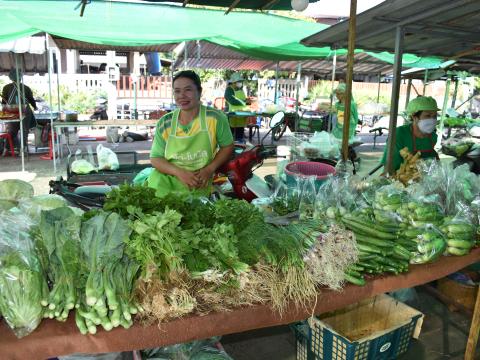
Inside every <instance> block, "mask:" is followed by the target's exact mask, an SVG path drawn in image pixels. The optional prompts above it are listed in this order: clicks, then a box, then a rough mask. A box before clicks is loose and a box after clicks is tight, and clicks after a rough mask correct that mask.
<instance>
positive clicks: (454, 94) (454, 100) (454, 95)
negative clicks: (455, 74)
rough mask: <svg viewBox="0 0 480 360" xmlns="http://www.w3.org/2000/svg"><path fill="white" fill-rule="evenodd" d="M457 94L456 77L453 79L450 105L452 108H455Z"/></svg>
mask: <svg viewBox="0 0 480 360" xmlns="http://www.w3.org/2000/svg"><path fill="white" fill-rule="evenodd" d="M457 94H458V79H455V88H454V89H453V95H452V105H451V106H450V107H451V108H452V109H454V108H455V103H456V102H457Z"/></svg>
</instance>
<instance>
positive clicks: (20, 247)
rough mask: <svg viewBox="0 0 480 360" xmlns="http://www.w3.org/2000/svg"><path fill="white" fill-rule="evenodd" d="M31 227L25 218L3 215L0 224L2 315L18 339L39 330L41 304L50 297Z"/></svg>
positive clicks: (41, 312) (0, 294)
mask: <svg viewBox="0 0 480 360" xmlns="http://www.w3.org/2000/svg"><path fill="white" fill-rule="evenodd" d="M29 226H30V223H29V219H28V217H26V216H24V215H22V214H19V215H15V216H13V215H7V214H3V215H2V218H1V220H0V313H1V314H2V315H3V317H4V318H5V321H6V322H7V324H8V325H9V326H10V328H11V329H12V330H13V331H14V332H15V334H16V335H17V337H23V336H25V335H28V334H29V333H30V332H32V331H33V330H34V329H35V328H36V327H37V326H38V324H39V323H40V321H41V319H42V317H43V309H42V305H41V301H42V299H45V298H46V296H47V294H48V287H47V283H46V280H45V277H44V273H43V269H42V267H41V265H40V262H39V261H38V258H37V257H36V255H35V252H34V248H33V243H32V241H31V238H30V236H29V233H28V229H29Z"/></svg>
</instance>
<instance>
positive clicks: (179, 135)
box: [147, 70, 233, 196]
mask: <svg viewBox="0 0 480 360" xmlns="http://www.w3.org/2000/svg"><path fill="white" fill-rule="evenodd" d="M173 93H174V99H175V103H176V105H177V109H176V110H175V111H173V112H171V113H168V114H166V115H164V116H163V117H162V118H161V119H160V120H159V121H158V124H157V128H156V131H155V137H154V140H153V144H152V149H151V152H150V160H151V163H152V166H153V168H154V169H153V171H151V173H150V175H149V176H148V179H147V184H148V186H150V187H152V188H154V189H156V194H157V196H165V195H166V194H168V193H170V192H172V191H175V192H187V191H197V192H199V193H200V194H202V195H209V194H210V193H211V182H212V178H213V174H214V172H215V171H216V170H217V168H218V167H219V166H221V165H222V164H223V163H225V162H226V161H227V160H228V159H229V158H230V156H231V155H232V152H233V137H232V133H231V132H230V129H229V126H228V119H227V117H226V116H225V114H224V113H223V112H221V111H218V110H215V109H212V108H209V107H206V106H204V105H202V104H201V102H200V97H201V94H202V85H201V82H200V78H199V77H198V75H197V74H196V73H195V72H194V71H191V70H186V71H181V72H179V73H177V74H176V75H175V76H174V77H173Z"/></svg>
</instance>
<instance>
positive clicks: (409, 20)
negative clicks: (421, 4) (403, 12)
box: [357, 0, 471, 43]
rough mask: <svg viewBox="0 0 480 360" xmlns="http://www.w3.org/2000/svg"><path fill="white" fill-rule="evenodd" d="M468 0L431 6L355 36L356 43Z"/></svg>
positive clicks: (453, 0)
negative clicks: (426, 9)
mask: <svg viewBox="0 0 480 360" xmlns="http://www.w3.org/2000/svg"><path fill="white" fill-rule="evenodd" d="M468 2H471V0H450V1H449V2H448V3H446V4H445V5H443V6H439V7H437V8H433V9H430V10H428V11H424V12H422V13H419V14H417V15H414V16H410V17H409V18H408V19H405V20H402V21H399V22H394V23H390V24H389V25H387V26H384V27H381V28H380V29H378V30H376V31H372V32H370V33H368V34H364V35H362V36H358V37H357V43H360V42H361V41H362V40H365V39H369V38H372V37H374V36H377V35H381V34H384V33H386V32H389V31H391V30H394V29H395V28H396V27H397V26H405V25H409V24H411V23H415V22H417V21H421V20H423V19H426V18H429V17H431V16H435V15H437V14H440V13H443V12H446V11H449V10H451V9H454V8H457V7H460V6H461V5H462V4H465V3H468Z"/></svg>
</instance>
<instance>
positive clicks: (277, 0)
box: [261, 0, 280, 10]
mask: <svg viewBox="0 0 480 360" xmlns="http://www.w3.org/2000/svg"><path fill="white" fill-rule="evenodd" d="M279 1H280V0H270V1H269V2H267V3H266V4H265V5H263V6H262V8H261V9H262V10H268V9H270V8H271V7H272V6H273V5H275V4H276V3H278V2H279Z"/></svg>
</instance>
